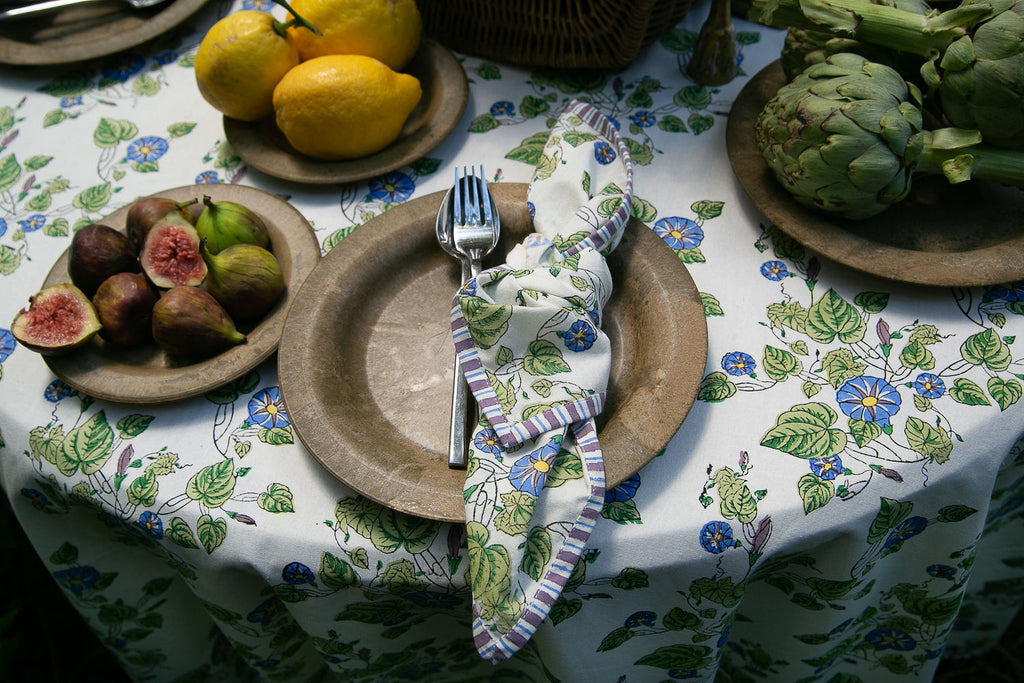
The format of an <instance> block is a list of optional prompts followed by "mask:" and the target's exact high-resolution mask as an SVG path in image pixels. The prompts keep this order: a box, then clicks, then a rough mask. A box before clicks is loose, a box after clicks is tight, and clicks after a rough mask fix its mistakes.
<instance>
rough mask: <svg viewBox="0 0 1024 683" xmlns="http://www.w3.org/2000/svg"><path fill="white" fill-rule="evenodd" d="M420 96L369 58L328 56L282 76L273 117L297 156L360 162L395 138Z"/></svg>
mask: <svg viewBox="0 0 1024 683" xmlns="http://www.w3.org/2000/svg"><path fill="white" fill-rule="evenodd" d="M422 94H423V91H422V89H421V88H420V82H419V80H418V79H417V78H416V77H414V76H410V75H408V74H403V73H397V72H395V71H392V70H391V69H389V68H388V67H387V65H385V64H383V63H381V62H379V61H377V60H376V59H374V58H373V57H366V56H364V55H328V56H325V57H314V58H313V59H310V60H308V61H305V62H302V63H301V64H299V65H298V66H296V67H295V68H293V69H291V70H290V71H289V72H288V73H286V74H285V75H284V78H282V79H281V81H280V82H279V83H278V84H277V87H276V88H275V89H274V114H275V117H276V119H277V126H278V128H280V129H281V132H282V133H284V136H285V138H287V139H288V142H290V143H291V145H292V147H294V148H295V149H296V150H298V151H299V152H302V153H303V154H307V155H309V156H311V157H315V158H317V159H334V160H337V159H358V158H360V157H364V156H368V155H370V154H374V153H376V152H379V151H380V150H382V149H384V148H385V147H387V146H388V145H389V144H391V143H392V142H393V141H394V140H395V138H397V137H398V134H399V133H401V132H402V126H403V125H404V124H405V120H406V119H407V118H408V117H409V114H410V113H411V112H412V110H413V109H414V108H415V107H416V104H417V103H418V102H419V101H420V97H421V96H422Z"/></svg>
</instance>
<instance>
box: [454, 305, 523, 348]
mask: <svg viewBox="0 0 1024 683" xmlns="http://www.w3.org/2000/svg"><path fill="white" fill-rule="evenodd" d="M459 305H460V306H461V307H462V315H463V316H464V317H465V318H466V326H467V328H468V329H469V334H470V336H472V337H473V342H474V343H475V344H476V345H477V346H479V347H480V348H483V349H489V348H491V347H492V346H494V344H496V343H497V342H498V340H499V339H501V337H502V335H504V334H505V332H507V331H508V321H509V319H510V318H511V317H512V307H511V306H504V305H501V304H492V303H489V302H487V301H484V300H483V299H481V298H480V297H476V296H464V297H459Z"/></svg>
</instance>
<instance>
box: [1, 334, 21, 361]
mask: <svg viewBox="0 0 1024 683" xmlns="http://www.w3.org/2000/svg"><path fill="white" fill-rule="evenodd" d="M17 346H18V343H17V342H16V341H14V335H13V334H11V331H10V330H5V329H3V328H0V363H3V362H4V361H5V360H7V357H8V356H10V355H11V354H12V353H14V349H15V348H16V347H17Z"/></svg>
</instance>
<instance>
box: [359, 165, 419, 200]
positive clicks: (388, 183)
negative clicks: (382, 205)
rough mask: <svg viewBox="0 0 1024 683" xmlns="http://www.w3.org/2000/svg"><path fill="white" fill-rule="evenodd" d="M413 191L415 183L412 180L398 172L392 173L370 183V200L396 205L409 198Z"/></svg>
mask: <svg viewBox="0 0 1024 683" xmlns="http://www.w3.org/2000/svg"><path fill="white" fill-rule="evenodd" d="M415 189H416V183H414V182H413V180H412V178H410V177H409V176H407V175H406V174H404V173H401V172H399V171H392V172H391V173H387V174H385V175H382V176H378V177H376V178H374V179H373V180H371V181H370V198H371V199H380V200H383V201H385V202H388V203H389V204H396V203H398V202H404V201H405V200H406V199H408V198H409V197H411V196H412V193H413V191H415Z"/></svg>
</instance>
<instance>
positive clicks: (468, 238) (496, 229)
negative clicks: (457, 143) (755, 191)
mask: <svg viewBox="0 0 1024 683" xmlns="http://www.w3.org/2000/svg"><path fill="white" fill-rule="evenodd" d="M436 231H437V241H438V243H440V245H441V247H442V248H443V249H444V250H445V251H446V252H448V253H449V254H451V255H452V256H454V257H456V258H458V259H459V260H461V261H462V282H463V284H465V283H466V282H468V281H469V280H470V279H472V278H474V277H476V276H477V275H478V274H479V273H480V270H481V268H482V262H483V259H484V257H485V256H487V255H488V254H489V253H491V252H492V251H493V250H494V247H495V246H497V244H498V237H499V236H500V234H501V219H500V218H499V216H498V207H497V205H496V204H495V202H494V198H493V197H492V196H491V192H490V190H489V189H488V188H487V181H486V180H485V177H484V168H483V166H481V167H480V177H479V178H477V177H476V174H475V170H474V169H472V168H470V169H469V171H468V172H467V170H466V167H463V169H462V177H461V178H460V177H459V169H458V168H456V169H455V184H454V185H453V186H452V189H451V190H450V191H449V192H448V195H447V196H446V197H445V198H444V201H443V202H442V203H441V209H440V211H438V215H437V225H436ZM468 394H469V387H468V386H467V384H466V379H465V377H464V376H463V374H462V369H461V368H460V367H459V364H458V362H456V364H455V380H454V382H453V384H452V414H451V417H452V419H451V431H450V432H449V438H448V466H449V467H452V468H464V467H465V466H466V435H467V433H468V432H470V431H471V430H469V429H468V428H467V427H468V425H467V419H468V417H469V410H468V400H467V396H468Z"/></svg>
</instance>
